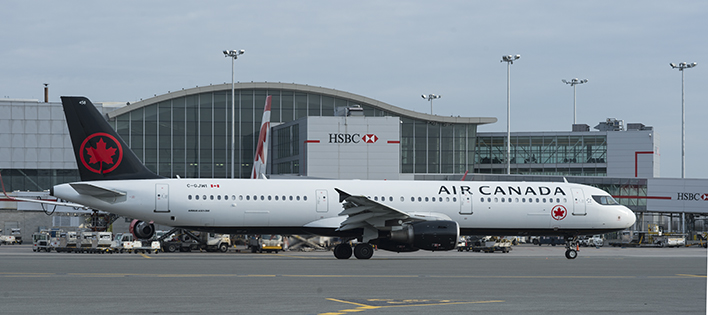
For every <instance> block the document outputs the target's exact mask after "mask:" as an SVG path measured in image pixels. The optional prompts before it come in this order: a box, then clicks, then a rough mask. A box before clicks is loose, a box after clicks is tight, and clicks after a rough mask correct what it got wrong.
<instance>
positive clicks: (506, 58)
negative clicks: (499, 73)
mask: <svg viewBox="0 0 708 315" xmlns="http://www.w3.org/2000/svg"><path fill="white" fill-rule="evenodd" d="M519 58H521V55H515V56H512V55H506V56H502V60H501V62H506V173H507V174H511V65H512V64H513V63H514V60H517V59H519Z"/></svg>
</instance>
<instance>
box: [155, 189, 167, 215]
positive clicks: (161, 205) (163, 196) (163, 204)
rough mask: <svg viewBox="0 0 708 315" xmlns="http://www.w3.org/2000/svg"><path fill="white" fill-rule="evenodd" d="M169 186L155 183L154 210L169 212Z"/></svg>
mask: <svg viewBox="0 0 708 315" xmlns="http://www.w3.org/2000/svg"><path fill="white" fill-rule="evenodd" d="M169 197H170V186H169V185H167V184H155V212H170V198H169Z"/></svg>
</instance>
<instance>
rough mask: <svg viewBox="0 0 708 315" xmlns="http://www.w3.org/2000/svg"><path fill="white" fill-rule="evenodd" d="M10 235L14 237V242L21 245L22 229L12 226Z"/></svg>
mask: <svg viewBox="0 0 708 315" xmlns="http://www.w3.org/2000/svg"><path fill="white" fill-rule="evenodd" d="M10 235H12V236H14V237H15V244H19V245H22V230H21V229H20V228H12V229H11V230H10Z"/></svg>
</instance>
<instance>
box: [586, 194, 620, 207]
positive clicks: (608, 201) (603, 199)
mask: <svg viewBox="0 0 708 315" xmlns="http://www.w3.org/2000/svg"><path fill="white" fill-rule="evenodd" d="M592 199H595V202H597V203H599V204H601V205H618V204H619V202H617V200H615V198H612V196H596V195H594V196H592Z"/></svg>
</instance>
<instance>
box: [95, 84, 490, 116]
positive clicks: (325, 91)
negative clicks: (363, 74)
mask: <svg viewBox="0 0 708 315" xmlns="http://www.w3.org/2000/svg"><path fill="white" fill-rule="evenodd" d="M235 89H236V90H246V89H262V90H291V91H299V92H309V93H316V94H321V95H329V96H336V97H340V98H345V99H350V100H352V101H354V103H360V104H362V105H369V106H373V107H376V108H379V109H381V110H384V111H388V112H390V113H394V114H397V115H400V116H405V117H409V118H414V119H419V120H425V121H433V122H438V123H445V124H477V125H482V124H491V123H495V122H497V119H496V118H494V117H447V116H437V115H429V114H424V113H419V112H414V111H411V110H407V109H404V108H400V107H396V106H393V105H390V104H387V103H384V102H381V101H378V100H375V99H372V98H368V97H366V96H362V95H358V94H353V93H349V92H344V91H339V90H335V89H329V88H324V87H318V86H311V85H304V84H295V83H275V82H239V83H236V84H235ZM230 90H231V84H230V83H225V84H218V85H209V86H201V87H195V88H191V89H186V90H180V91H175V92H170V93H167V94H163V95H158V96H155V97H152V98H149V99H146V100H141V101H139V102H135V103H132V104H130V105H128V106H125V107H122V108H120V109H117V110H114V111H112V112H110V113H108V114H107V115H108V118H114V117H116V116H119V115H122V114H125V113H128V112H131V111H133V110H135V109H138V108H141V107H145V106H148V105H152V104H156V103H159V102H162V101H166V100H170V99H173V98H177V97H182V96H188V95H195V94H200V93H207V92H215V91H230Z"/></svg>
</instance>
